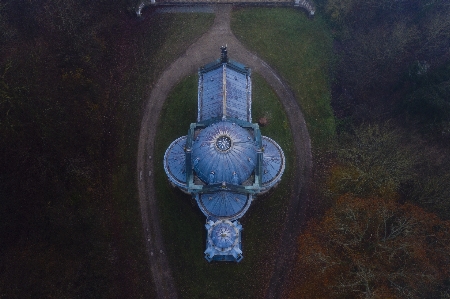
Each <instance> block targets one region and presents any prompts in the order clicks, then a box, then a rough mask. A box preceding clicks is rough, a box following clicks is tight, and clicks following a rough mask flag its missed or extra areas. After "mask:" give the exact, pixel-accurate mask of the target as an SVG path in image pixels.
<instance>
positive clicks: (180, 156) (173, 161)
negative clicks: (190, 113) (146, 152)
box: [164, 136, 186, 189]
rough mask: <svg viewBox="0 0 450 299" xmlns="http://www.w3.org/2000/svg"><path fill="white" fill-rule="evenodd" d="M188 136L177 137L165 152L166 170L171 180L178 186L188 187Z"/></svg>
mask: <svg viewBox="0 0 450 299" xmlns="http://www.w3.org/2000/svg"><path fill="white" fill-rule="evenodd" d="M185 145H186V136H182V137H180V138H178V139H176V140H175V141H174V142H172V143H171V144H170V146H169V147H168V148H167V150H166V153H165V154H164V170H165V171H166V174H167V176H168V177H169V179H170V181H171V182H172V183H173V184H175V185H176V186H178V187H180V188H182V189H185V188H186V155H185V153H184V147H185Z"/></svg>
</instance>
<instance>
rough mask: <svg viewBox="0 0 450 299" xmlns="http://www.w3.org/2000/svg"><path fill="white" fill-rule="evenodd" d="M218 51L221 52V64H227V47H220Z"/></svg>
mask: <svg viewBox="0 0 450 299" xmlns="http://www.w3.org/2000/svg"><path fill="white" fill-rule="evenodd" d="M220 50H222V52H221V54H220V61H221V62H222V63H227V62H228V54H227V46H226V45H225V46H222V47H220Z"/></svg>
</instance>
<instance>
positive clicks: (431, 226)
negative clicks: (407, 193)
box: [289, 197, 450, 298]
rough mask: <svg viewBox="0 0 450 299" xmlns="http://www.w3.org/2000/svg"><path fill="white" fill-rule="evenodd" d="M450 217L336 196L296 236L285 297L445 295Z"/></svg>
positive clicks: (449, 258) (449, 270)
mask: <svg viewBox="0 0 450 299" xmlns="http://www.w3.org/2000/svg"><path fill="white" fill-rule="evenodd" d="M449 264H450V222H448V221H442V220H440V219H439V218H438V217H437V216H436V215H434V214H431V213H427V212H425V211H424V210H422V209H421V208H419V207H417V206H414V205H412V204H404V205H400V204H398V203H396V202H394V201H393V200H383V199H376V198H371V199H360V198H353V197H342V198H340V199H339V200H338V201H337V203H336V205H335V206H334V207H332V208H331V209H330V210H328V211H327V212H326V214H325V216H324V218H323V219H322V220H320V221H316V222H313V223H311V224H310V225H309V226H308V228H307V229H306V231H305V232H304V233H302V234H301V236H300V237H299V256H298V260H297V264H296V268H295V269H296V275H295V277H296V279H295V282H294V283H293V284H292V288H291V290H290V293H289V295H290V298H440V296H442V298H444V295H445V294H448V292H449V290H450V286H449V285H448V282H449V278H450V268H449V267H448V265H449Z"/></svg>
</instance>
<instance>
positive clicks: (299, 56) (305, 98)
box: [231, 8, 335, 148]
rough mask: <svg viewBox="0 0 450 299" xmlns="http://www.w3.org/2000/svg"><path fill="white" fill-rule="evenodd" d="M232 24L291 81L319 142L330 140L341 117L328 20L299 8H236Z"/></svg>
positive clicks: (313, 137)
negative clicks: (334, 100) (335, 104)
mask: <svg viewBox="0 0 450 299" xmlns="http://www.w3.org/2000/svg"><path fill="white" fill-rule="evenodd" d="M231 28H232V31H233V32H234V34H235V35H236V36H237V37H238V38H239V40H240V41H241V42H242V43H243V44H244V45H246V46H247V47H248V48H249V49H250V50H251V51H254V52H256V53H258V55H260V57H261V58H262V59H263V60H265V61H266V62H267V63H269V64H270V65H271V66H272V67H274V68H275V69H276V70H277V71H278V72H279V73H280V74H281V76H282V77H283V78H284V79H285V80H286V81H287V82H288V84H289V85H290V86H291V88H292V89H293V91H294V93H295V96H296V98H297V100H298V102H299V104H300V107H301V109H302V112H303V113H304V115H305V119H306V123H307V125H308V130H309V134H310V136H311V141H312V144H313V148H314V147H322V146H326V145H327V143H328V142H329V140H330V138H332V137H333V136H334V134H335V120H334V115H333V111H332V108H331V105H330V101H331V94H330V82H329V77H328V74H329V69H330V62H331V57H332V37H331V33H330V32H329V30H328V28H327V26H326V24H325V21H324V20H323V19H322V18H321V17H320V16H316V17H315V18H314V19H309V18H308V17H307V16H306V15H305V14H304V12H303V11H299V10H297V9H288V8H252V9H241V10H238V11H236V12H234V13H233V15H232V23H231Z"/></svg>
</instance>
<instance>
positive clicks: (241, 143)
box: [192, 121, 257, 185]
mask: <svg viewBox="0 0 450 299" xmlns="http://www.w3.org/2000/svg"><path fill="white" fill-rule="evenodd" d="M256 152H257V147H256V144H255V140H254V137H253V135H252V134H251V133H250V132H249V131H248V130H246V129H244V128H242V127H240V126H238V125H236V124H235V123H231V122H227V121H221V122H218V123H213V124H212V125H211V126H209V127H206V128H205V129H203V130H202V131H200V133H199V134H198V136H197V137H196V138H195V139H194V142H193V144H192V165H193V168H194V171H195V173H196V175H197V176H198V177H199V178H200V179H201V180H202V181H203V182H205V183H206V184H214V183H222V182H226V183H228V184H233V185H240V184H242V182H244V181H245V180H247V179H248V178H249V177H250V175H251V174H252V172H253V170H254V169H255V165H256V158H257V154H256Z"/></svg>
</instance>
